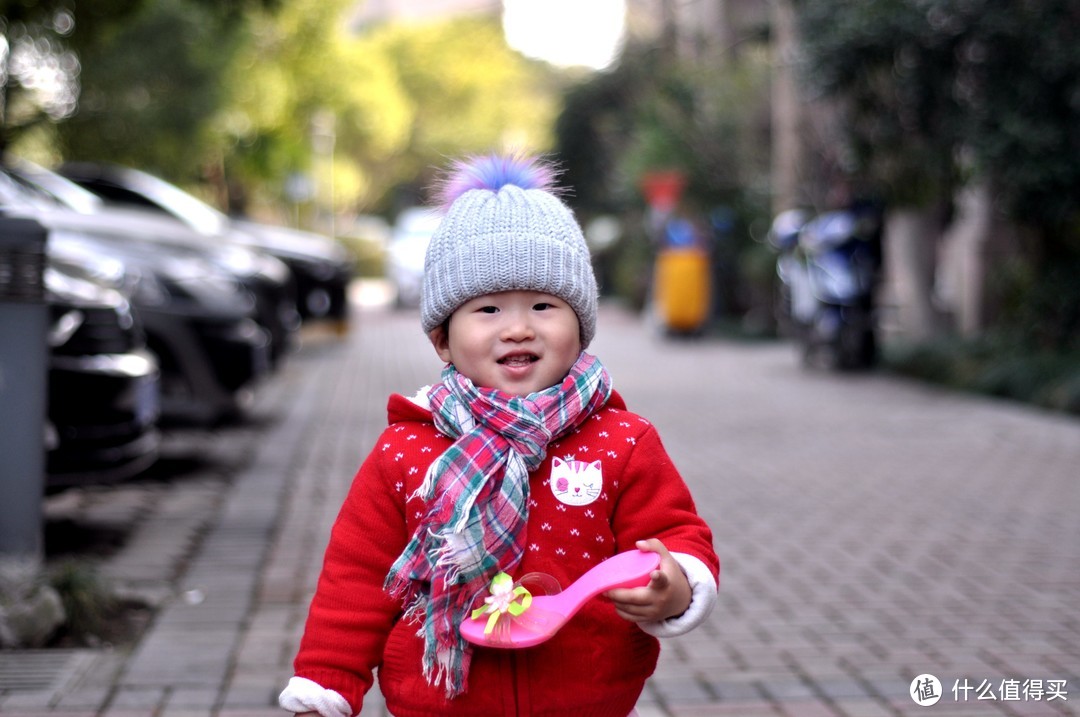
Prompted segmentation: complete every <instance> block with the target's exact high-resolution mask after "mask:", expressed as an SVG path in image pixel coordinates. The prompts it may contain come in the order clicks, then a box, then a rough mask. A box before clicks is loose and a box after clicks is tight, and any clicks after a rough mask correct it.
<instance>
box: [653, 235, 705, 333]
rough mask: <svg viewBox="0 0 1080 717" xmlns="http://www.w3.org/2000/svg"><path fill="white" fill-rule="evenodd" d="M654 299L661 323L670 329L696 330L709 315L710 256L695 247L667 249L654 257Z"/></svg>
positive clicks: (678, 330)
mask: <svg viewBox="0 0 1080 717" xmlns="http://www.w3.org/2000/svg"><path fill="white" fill-rule="evenodd" d="M653 296H654V299H655V301H656V309H657V314H658V316H659V319H660V322H661V323H662V324H663V325H664V326H665V327H666V328H667V329H669V330H671V331H677V332H693V331H697V330H699V329H700V328H701V327H702V326H703V325H704V324H705V320H706V319H707V318H708V316H709V304H710V301H711V286H710V279H709V255H708V254H707V253H706V252H705V251H703V250H701V249H697V248H666V249H663V250H661V251H660V252H659V253H658V254H657V257H656V266H655V268H654V275H653Z"/></svg>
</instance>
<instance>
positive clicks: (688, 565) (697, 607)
mask: <svg viewBox="0 0 1080 717" xmlns="http://www.w3.org/2000/svg"><path fill="white" fill-rule="evenodd" d="M671 557H673V558H675V562H677V563H678V564H679V567H680V568H682V571H683V573H685V575H686V579H687V580H688V581H689V582H690V589H691V590H692V591H693V592H692V594H691V595H690V607H688V608H686V612H684V613H683V614H682V615H679V616H678V617H672V618H669V619H667V620H661V621H659V622H642V623H638V627H640V628H641V629H642V630H644V631H645V632H647V633H648V634H650V635H652V636H653V637H675V636H677V635H682V634H685V633H687V632H690V631H691V630H693V629H694V628H695V627H697V626H698V625H700V624H701V623H702V622H704V621H705V618H707V617H708V616H709V613H710V612H712V609H713V606H714V605H716V579H715V578H713V574H712V571H711V570H709V568H708V567H707V566H706V565H705V563H703V562H701V560H699V559H698V558H695V557H694V556H693V555H687V554H686V553H672V554H671Z"/></svg>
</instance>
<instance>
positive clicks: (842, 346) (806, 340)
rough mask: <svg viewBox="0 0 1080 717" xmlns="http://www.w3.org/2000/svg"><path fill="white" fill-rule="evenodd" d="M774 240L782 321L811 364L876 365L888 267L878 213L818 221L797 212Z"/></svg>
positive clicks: (779, 224)
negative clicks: (878, 312) (881, 281)
mask: <svg viewBox="0 0 1080 717" xmlns="http://www.w3.org/2000/svg"><path fill="white" fill-rule="evenodd" d="M769 241H770V243H771V244H772V246H773V247H774V248H775V249H776V250H777V252H778V256H777V261H776V271H777V275H778V276H779V278H780V300H779V313H780V324H781V326H782V327H783V328H784V329H785V330H786V331H785V332H786V333H788V334H789V335H791V336H793V337H794V338H795V340H796V342H797V343H798V345H799V350H800V352H801V354H802V359H803V363H804V364H806V365H808V366H809V365H815V364H823V365H825V366H826V367H828V368H832V369H863V368H869V367H871V366H873V365H874V363H875V362H876V360H877V326H876V323H877V322H876V319H875V304H874V294H875V291H876V289H877V282H878V276H879V269H880V265H881V259H880V257H881V251H880V219H879V218H878V214H877V212H876V211H874V210H872V209H865V210H863V209H844V210H838V211H831V212H826V213H824V214H820V215H818V216H816V217H812V218H811V217H810V216H809V214H807V213H806V212H803V211H802V210H789V211H787V212H782V213H781V214H779V215H777V217H776V219H775V220H774V221H773V225H772V228H771V229H770V231H769Z"/></svg>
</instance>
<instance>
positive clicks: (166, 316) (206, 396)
mask: <svg viewBox="0 0 1080 717" xmlns="http://www.w3.org/2000/svg"><path fill="white" fill-rule="evenodd" d="M0 208H3V209H4V210H6V211H7V212H8V213H10V214H11V215H12V216H26V217H29V218H33V219H35V220H37V221H38V222H40V223H41V224H42V225H43V226H45V227H46V228H47V229H48V231H49V240H48V253H49V256H50V258H51V259H53V260H56V261H65V262H66V263H68V264H79V265H83V266H89V267H93V271H94V276H95V278H96V279H98V280H101V281H105V282H107V283H109V284H111V285H112V286H114V287H115V288H117V289H118V290H120V291H121V292H122V293H124V294H125V295H126V296H128V297H129V298H130V302H131V304H132V306H133V307H134V309H135V312H136V314H137V315H138V317H139V320H140V321H141V323H142V326H143V329H144V331H145V333H146V339H147V347H148V348H149V350H150V351H151V352H152V353H153V354H154V355H155V357H156V358H157V360H158V364H159V369H160V372H161V414H162V418H163V419H164V420H169V421H176V420H180V421H185V422H188V421H192V422H198V423H213V422H216V421H219V420H222V419H225V418H229V417H233V416H237V415H241V414H242V413H243V412H244V410H245V409H246V407H247V406H248V405H249V404H250V402H251V400H252V398H253V396H254V388H255V387H256V386H257V384H258V382H259V380H260V379H262V378H263V377H264V376H266V375H267V373H268V372H269V370H270V339H269V334H268V332H267V331H266V330H265V329H264V328H262V327H261V326H260V325H259V323H258V322H257V321H255V318H254V316H255V304H254V300H253V299H252V297H251V295H250V293H249V292H248V291H246V290H245V289H244V288H243V287H242V286H241V285H240V284H239V283H238V282H237V281H236V279H235V278H234V277H233V276H232V275H231V274H228V273H226V272H224V271H223V270H222V269H221V268H220V267H219V266H218V265H217V264H215V263H214V262H212V261H210V260H209V259H208V258H207V256H206V255H205V254H204V253H202V252H200V251H199V250H197V249H194V248H185V247H181V246H177V245H172V244H165V243H163V244H155V243H151V242H134V241H131V240H130V238H129V237H124V236H122V235H120V236H117V235H107V234H105V233H103V232H97V233H89V232H83V231H79V230H78V229H77V228H76V227H75V226H74V223H73V222H70V221H69V220H70V217H69V216H66V215H65V216H63V219H64V221H58V220H57V216H58V215H60V214H61V210H58V209H57V208H56V207H55V205H53V204H50V203H49V202H48V201H47V200H45V199H43V198H42V197H40V196H39V195H38V194H35V193H33V192H30V191H28V190H27V188H26V187H25V186H24V185H22V184H20V183H19V182H17V181H16V180H15V179H13V178H12V177H11V176H10V175H9V174H7V173H4V172H0ZM64 211H66V210H64Z"/></svg>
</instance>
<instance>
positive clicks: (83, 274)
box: [44, 257, 161, 492]
mask: <svg viewBox="0 0 1080 717" xmlns="http://www.w3.org/2000/svg"><path fill="white" fill-rule="evenodd" d="M44 278H45V291H46V300H47V302H48V309H49V330H48V342H49V371H48V406H47V414H46V416H47V422H46V430H45V436H46V438H45V443H46V450H47V452H46V482H45V487H46V491H47V492H56V491H58V490H61V489H64V488H69V487H74V486H81V485H88V484H100V483H111V482H115V481H120V480H124V479H127V478H131V477H133V476H135V475H138V474H139V473H141V472H143V471H144V470H146V469H147V468H149V467H150V466H151V465H153V464H154V463H155V462H156V461H157V459H158V454H159V447H160V433H159V431H158V416H159V413H160V406H161V404H160V388H161V385H160V380H161V375H160V372H159V370H158V363H157V358H156V357H155V356H154V355H153V354H152V353H150V352H149V351H148V350H147V348H146V335H145V334H144V332H143V330H142V326H141V325H140V323H139V321H138V318H137V317H136V315H135V313H134V312H133V311H132V308H131V304H130V302H129V301H128V300H127V297H125V296H124V295H123V294H122V293H120V292H119V291H117V290H116V289H114V288H112V287H110V286H108V285H107V284H105V283H103V282H101V281H99V280H97V279H95V278H94V276H93V270H92V269H89V268H88V267H86V266H84V265H81V264H78V263H72V262H67V261H64V260H62V259H57V258H56V257H52V258H50V260H49V263H48V266H47V267H46V269H45V277H44Z"/></svg>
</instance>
